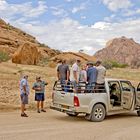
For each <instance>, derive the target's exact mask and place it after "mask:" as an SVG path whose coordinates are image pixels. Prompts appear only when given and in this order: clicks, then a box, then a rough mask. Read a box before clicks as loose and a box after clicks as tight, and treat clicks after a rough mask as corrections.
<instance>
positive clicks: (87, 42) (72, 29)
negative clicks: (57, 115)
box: [13, 18, 140, 55]
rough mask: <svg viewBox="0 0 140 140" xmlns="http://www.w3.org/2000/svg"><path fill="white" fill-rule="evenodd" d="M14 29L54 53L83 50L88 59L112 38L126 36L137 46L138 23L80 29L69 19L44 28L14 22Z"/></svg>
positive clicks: (128, 22)
mask: <svg viewBox="0 0 140 140" xmlns="http://www.w3.org/2000/svg"><path fill="white" fill-rule="evenodd" d="M13 24H14V22H13ZM16 25H18V27H20V28H22V29H23V30H25V31H27V32H28V33H30V34H32V35H34V36H35V37H37V39H38V40H39V41H41V42H42V43H46V44H47V45H49V46H50V47H52V48H54V49H59V50H62V51H79V50H81V49H83V50H84V52H86V53H88V54H91V55H93V54H94V53H95V52H96V51H97V50H99V49H101V48H103V47H105V44H106V42H107V41H108V40H110V39H112V38H115V37H121V36H126V37H128V38H134V40H136V41H138V42H140V37H139V32H140V26H139V25H140V19H137V20H130V21H123V22H120V23H110V22H97V23H95V24H94V25H92V26H91V27H89V26H82V25H81V24H80V23H79V22H77V21H74V20H72V19H70V18H66V19H63V20H61V21H54V22H51V23H50V24H48V25H43V24H36V25H33V24H30V23H28V24H27V23H24V22H23V23H22V22H19V23H18V22H16ZM126 27H127V28H126Z"/></svg>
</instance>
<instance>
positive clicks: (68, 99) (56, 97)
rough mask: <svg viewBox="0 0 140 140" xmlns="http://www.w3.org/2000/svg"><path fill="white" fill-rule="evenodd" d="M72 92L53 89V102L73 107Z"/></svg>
mask: <svg viewBox="0 0 140 140" xmlns="http://www.w3.org/2000/svg"><path fill="white" fill-rule="evenodd" d="M73 100H74V93H69V92H64V91H56V90H54V91H53V104H58V105H62V107H66V106H71V107H74V102H73Z"/></svg>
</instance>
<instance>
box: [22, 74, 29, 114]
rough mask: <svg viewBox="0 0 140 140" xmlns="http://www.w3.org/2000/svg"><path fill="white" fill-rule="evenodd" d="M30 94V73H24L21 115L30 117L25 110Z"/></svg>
mask: <svg viewBox="0 0 140 140" xmlns="http://www.w3.org/2000/svg"><path fill="white" fill-rule="evenodd" d="M28 95H29V85H28V75H24V76H23V78H22V79H21V80H20V97H21V117H28V115H27V114H26V113H25V112H24V111H25V105H26V104H28Z"/></svg>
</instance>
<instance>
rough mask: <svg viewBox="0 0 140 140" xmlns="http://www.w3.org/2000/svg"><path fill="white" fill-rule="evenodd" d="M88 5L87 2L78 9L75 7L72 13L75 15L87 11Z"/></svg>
mask: <svg viewBox="0 0 140 140" xmlns="http://www.w3.org/2000/svg"><path fill="white" fill-rule="evenodd" d="M86 5H87V2H85V3H81V4H80V6H78V7H74V8H73V9H72V13H73V14H75V13H77V12H79V11H82V10H85V9H86Z"/></svg>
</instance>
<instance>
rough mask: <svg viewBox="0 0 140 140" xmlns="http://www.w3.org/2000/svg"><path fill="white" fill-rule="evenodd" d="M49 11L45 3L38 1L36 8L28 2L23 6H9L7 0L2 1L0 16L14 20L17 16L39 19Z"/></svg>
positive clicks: (0, 2) (0, 3)
mask: <svg viewBox="0 0 140 140" xmlns="http://www.w3.org/2000/svg"><path fill="white" fill-rule="evenodd" d="M46 11H47V6H46V4H45V2H44V1H38V3H37V6H36V7H34V6H33V5H32V2H26V3H23V4H9V3H7V2H6V0H1V1H0V16H1V17H7V18H12V16H13V17H15V15H20V17H21V16H22V17H26V18H27V17H28V18H33V17H38V16H40V15H42V14H43V13H45V12H46Z"/></svg>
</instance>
